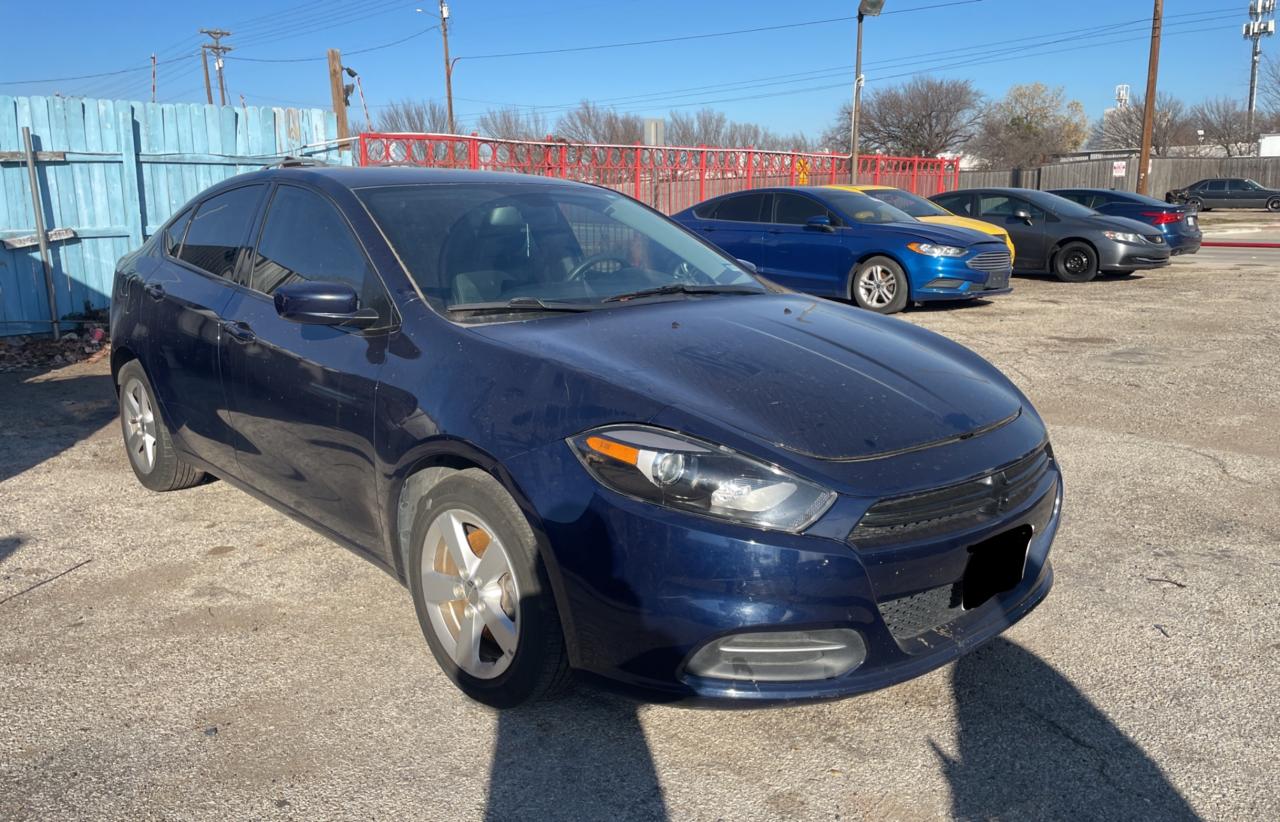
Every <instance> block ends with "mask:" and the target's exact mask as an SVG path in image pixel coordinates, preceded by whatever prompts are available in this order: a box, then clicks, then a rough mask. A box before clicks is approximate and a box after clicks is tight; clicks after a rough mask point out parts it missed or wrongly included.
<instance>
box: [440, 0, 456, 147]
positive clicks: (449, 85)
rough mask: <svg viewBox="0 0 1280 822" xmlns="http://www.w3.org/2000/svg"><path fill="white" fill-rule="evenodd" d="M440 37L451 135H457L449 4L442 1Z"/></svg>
mask: <svg viewBox="0 0 1280 822" xmlns="http://www.w3.org/2000/svg"><path fill="white" fill-rule="evenodd" d="M440 37H441V38H442V39H443V40H444V97H445V101H446V103H447V105H448V107H449V133H450V134H457V132H458V129H457V128H456V127H455V126H454V123H453V63H452V62H451V61H450V60H449V4H448V3H447V2H445V0H440Z"/></svg>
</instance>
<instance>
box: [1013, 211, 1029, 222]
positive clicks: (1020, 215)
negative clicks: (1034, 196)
mask: <svg viewBox="0 0 1280 822" xmlns="http://www.w3.org/2000/svg"><path fill="white" fill-rule="evenodd" d="M1013 218H1014V219H1015V220H1021V221H1022V222H1024V223H1026V224H1027V225H1031V214H1030V213H1029V212H1028V211H1027V210H1026V209H1025V208H1020V209H1018V210H1017V211H1015V212H1013Z"/></svg>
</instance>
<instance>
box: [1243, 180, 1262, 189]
mask: <svg viewBox="0 0 1280 822" xmlns="http://www.w3.org/2000/svg"><path fill="white" fill-rule="evenodd" d="M1238 182H1239V183H1240V187H1241V188H1243V189H1244V190H1245V191H1262V190H1263V187H1262V185H1260V184H1259V183H1257V182H1254V181H1253V180H1240V181H1238Z"/></svg>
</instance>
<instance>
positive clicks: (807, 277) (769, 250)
mask: <svg viewBox="0 0 1280 822" xmlns="http://www.w3.org/2000/svg"><path fill="white" fill-rule="evenodd" d="M673 219H674V220H676V222H678V223H680V224H682V225H684V226H686V227H687V228H689V229H690V230H692V231H694V232H696V233H697V234H699V235H701V236H703V237H705V238H706V239H708V240H710V241H711V242H713V243H715V244H716V245H717V246H719V247H720V248H722V249H724V250H725V251H727V252H728V253H729V254H731V255H733V256H734V257H737V258H738V259H740V260H746V261H748V262H750V263H752V264H753V265H754V266H755V267H756V268H757V269H758V270H759V271H760V273H761V274H763V275H764V276H765V277H768V278H769V279H770V280H773V281H774V282H777V283H779V284H781V285H784V286H786V287H788V288H793V289H795V290H797V291H804V292H806V293H809V294H816V295H818V296H820V297H834V298H836V299H841V300H852V301H853V302H855V303H857V305H858V306H859V307H861V308H866V309H869V310H871V311H875V312H878V313H880V314H893V313H895V312H897V311H901V310H902V309H903V308H904V307H906V305H907V304H908V303H909V302H928V301H932V300H971V299H974V298H975V297H990V296H994V295H996V294H1007V293H1009V290H1010V289H1009V274H1010V271H1011V264H1010V259H1009V250H1008V248H1006V247H1005V245H1004V244H1003V243H1000V242H998V241H996V240H995V239H994V238H992V237H991V236H990V235H989V234H981V233H978V232H976V231H969V230H967V229H963V228H950V227H948V226H939V225H928V224H926V223H922V222H920V221H919V220H917V219H915V218H914V217H912V216H911V215H909V214H906V213H905V212H902V211H899V210H898V209H896V208H894V207H893V206H891V205H889V204H887V203H884V202H881V201H880V200H875V199H872V198H871V197H868V196H867V195H865V194H859V193H857V192H854V191H841V190H839V189H834V188H762V189H754V190H752V191H744V192H738V193H736V194H726V195H724V196H723V197H716V198H713V199H710V200H707V201H705V202H702V203H699V204H697V205H695V206H693V207H692V208H689V209H685V210H684V211H682V212H680V213H679V214H676V215H675V216H674V217H673Z"/></svg>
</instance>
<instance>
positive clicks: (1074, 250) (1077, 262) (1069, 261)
mask: <svg viewBox="0 0 1280 822" xmlns="http://www.w3.org/2000/svg"><path fill="white" fill-rule="evenodd" d="M1053 273H1054V274H1056V275H1057V277H1058V279H1059V280H1062V281H1063V282H1064V283H1087V282H1089V281H1090V280H1092V279H1093V278H1094V277H1096V276H1098V255H1097V253H1096V252H1095V251H1094V250H1093V248H1091V247H1090V246H1089V245H1088V244H1086V243H1080V242H1075V243H1067V244H1066V245H1064V246H1063V247H1062V248H1060V249H1058V253H1057V254H1055V255H1054V257H1053Z"/></svg>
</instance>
